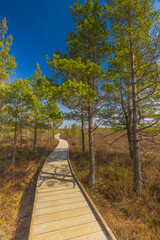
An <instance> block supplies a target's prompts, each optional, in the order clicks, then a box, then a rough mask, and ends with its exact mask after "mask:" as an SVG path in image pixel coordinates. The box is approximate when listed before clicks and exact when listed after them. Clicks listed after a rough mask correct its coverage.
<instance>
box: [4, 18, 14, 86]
mask: <svg viewBox="0 0 160 240" xmlns="http://www.w3.org/2000/svg"><path fill="white" fill-rule="evenodd" d="M7 31H8V27H7V21H6V19H5V18H4V19H3V20H2V23H1V24H0V86H1V85H2V84H3V83H6V82H7V81H8V79H9V74H13V71H12V70H13V69H14V68H15V67H16V66H17V64H16V62H15V57H14V56H12V55H9V51H10V48H11V45H12V41H13V38H12V36H11V35H10V36H6V34H7Z"/></svg>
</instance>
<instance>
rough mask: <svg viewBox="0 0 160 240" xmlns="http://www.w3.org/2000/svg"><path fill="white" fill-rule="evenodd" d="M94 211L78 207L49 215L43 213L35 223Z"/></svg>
mask: <svg viewBox="0 0 160 240" xmlns="http://www.w3.org/2000/svg"><path fill="white" fill-rule="evenodd" d="M88 213H92V212H91V210H90V209H89V208H88V206H87V207H82V208H77V209H71V210H67V211H64V212H55V213H51V214H47V215H41V216H36V217H35V222H34V224H35V225H36V224H41V223H47V222H53V221H58V220H61V219H66V221H67V219H68V218H70V217H75V216H76V217H79V216H81V215H84V214H88Z"/></svg>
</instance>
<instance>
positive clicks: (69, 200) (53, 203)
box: [37, 195, 85, 209]
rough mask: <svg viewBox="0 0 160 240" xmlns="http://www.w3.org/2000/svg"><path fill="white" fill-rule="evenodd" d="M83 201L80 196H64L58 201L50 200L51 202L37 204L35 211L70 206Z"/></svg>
mask: <svg viewBox="0 0 160 240" xmlns="http://www.w3.org/2000/svg"><path fill="white" fill-rule="evenodd" d="M84 200H85V199H84V197H83V196H82V195H80V196H78V197H74V198H68V197H67V196H66V198H64V199H59V200H58V201H57V200H52V201H48V202H40V203H37V209H38V208H44V207H53V206H57V205H64V204H72V203H77V202H82V201H84Z"/></svg>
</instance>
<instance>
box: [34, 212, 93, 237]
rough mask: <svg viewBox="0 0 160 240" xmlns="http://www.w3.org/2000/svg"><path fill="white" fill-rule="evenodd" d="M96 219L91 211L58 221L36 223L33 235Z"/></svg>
mask: <svg viewBox="0 0 160 240" xmlns="http://www.w3.org/2000/svg"><path fill="white" fill-rule="evenodd" d="M93 221H96V219H95V217H94V215H93V214H92V213H90V214H86V215H81V216H78V217H77V216H76V217H70V218H67V220H66V219H62V220H59V221H54V222H48V223H43V224H39V225H36V226H35V227H34V229H33V235H37V234H38V235H39V234H42V233H47V232H52V231H55V230H60V229H63V228H69V227H73V226H78V225H81V224H84V223H89V222H93Z"/></svg>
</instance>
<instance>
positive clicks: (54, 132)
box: [53, 126, 55, 141]
mask: <svg viewBox="0 0 160 240" xmlns="http://www.w3.org/2000/svg"><path fill="white" fill-rule="evenodd" d="M54 140H55V129H54V126H53V141H54Z"/></svg>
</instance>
